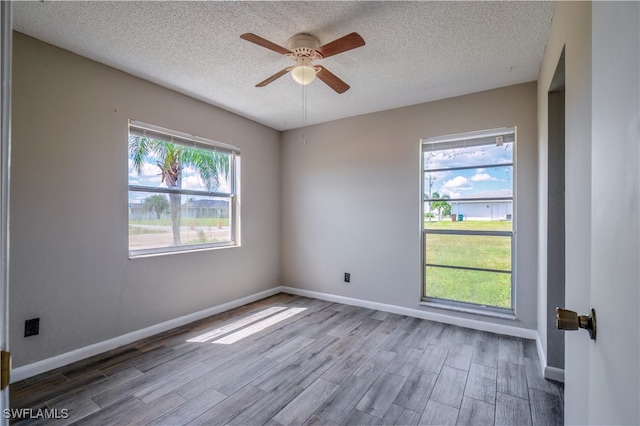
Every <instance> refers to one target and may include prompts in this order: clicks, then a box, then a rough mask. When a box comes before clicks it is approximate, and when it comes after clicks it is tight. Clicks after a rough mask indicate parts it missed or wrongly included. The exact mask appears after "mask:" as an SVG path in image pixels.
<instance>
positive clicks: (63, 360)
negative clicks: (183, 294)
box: [11, 287, 282, 383]
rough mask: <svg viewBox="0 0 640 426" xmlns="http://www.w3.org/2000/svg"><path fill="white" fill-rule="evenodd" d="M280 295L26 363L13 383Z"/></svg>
mask: <svg viewBox="0 0 640 426" xmlns="http://www.w3.org/2000/svg"><path fill="white" fill-rule="evenodd" d="M280 292H282V289H281V288H280V287H275V288H272V289H269V290H265V291H261V292H259V293H256V294H252V295H250V296H247V297H242V298H240V299H236V300H232V301H231V302H227V303H223V304H222V305H218V306H214V307H212V308H207V309H204V310H202V311H198V312H194V313H192V314H188V315H184V316H182V317H179V318H174V319H172V320H169V321H165V322H162V323H160V324H156V325H152V326H151V327H147V328H143V329H142V330H137V331H133V332H131V333H127V334H123V335H122V336H118V337H114V338H113V339H109V340H105V341H102V342H98V343H94V344H93V345H89V346H85V347H83V348H78V349H75V350H73V351H71V352H66V353H63V354H60V355H56V356H54V357H51V358H47V359H43V360H41V361H37V362H34V363H32V364H27V365H23V366H21V367H17V368H14V369H12V370H11V383H15V382H19V381H20V380H24V379H28V378H29V377H33V376H36V375H38V374H41V373H44V372H46V371H50V370H53V369H55V368H59V367H62V366H64V365H68V364H71V363H73V362H76V361H80V360H82V359H85V358H89V357H92V356H94V355H98V354H100V353H103V352H106V351H110V350H112V349H115V348H118V347H120V346H124V345H128V344H129V343H133V342H135V341H137V340H140V339H144V338H146V337H150V336H153V335H156V334H158V333H162V332H164V331H167V330H171V329H172V328H176V327H180V326H183V325H185V324H189V323H191V322H194V321H198V320H200V319H203V318H206V317H210V316H211V315H216V314H219V313H221V312H225V311H228V310H230V309H233V308H237V307H239V306H243V305H246V304H247V303H251V302H255V301H256V300H260V299H264V298H265V297H269V296H272V295H274V294H277V293H280Z"/></svg>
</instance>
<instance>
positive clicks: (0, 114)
mask: <svg viewBox="0 0 640 426" xmlns="http://www.w3.org/2000/svg"><path fill="white" fill-rule="evenodd" d="M12 31H13V22H12V2H10V1H1V2H0V350H2V351H6V352H9V176H10V173H9V169H10V165H11V159H10V155H11V49H12V36H13V34H12ZM7 408H9V387H7V388H5V389H4V390H2V391H0V412H1V413H4V410H5V409H7ZM8 424H9V420H8V419H6V418H5V417H4V416H3V415H0V425H8Z"/></svg>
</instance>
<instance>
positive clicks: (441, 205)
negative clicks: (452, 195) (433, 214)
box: [431, 192, 451, 220]
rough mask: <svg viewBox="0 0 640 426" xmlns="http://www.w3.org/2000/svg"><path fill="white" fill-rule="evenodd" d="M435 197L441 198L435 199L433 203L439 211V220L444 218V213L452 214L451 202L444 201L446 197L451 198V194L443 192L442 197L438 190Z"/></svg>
mask: <svg viewBox="0 0 640 426" xmlns="http://www.w3.org/2000/svg"><path fill="white" fill-rule="evenodd" d="M433 198H439V199H440V200H439V201H434V202H433V204H432V205H431V207H432V208H434V209H436V210H437V211H438V220H442V214H443V213H444V215H445V216H448V215H450V214H451V204H449V203H447V202H446V201H444V199H449V194H442V197H440V194H438V193H437V192H434V193H433Z"/></svg>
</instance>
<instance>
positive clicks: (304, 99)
mask: <svg viewBox="0 0 640 426" xmlns="http://www.w3.org/2000/svg"><path fill="white" fill-rule="evenodd" d="M306 127H307V86H306V85H302V141H303V142H304V144H305V145H306V144H307V137H306V135H305V133H304V132H305V129H306Z"/></svg>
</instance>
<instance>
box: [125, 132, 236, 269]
mask: <svg viewBox="0 0 640 426" xmlns="http://www.w3.org/2000/svg"><path fill="white" fill-rule="evenodd" d="M132 133H133V134H136V135H139V136H145V137H148V138H151V139H156V140H162V141H166V142H170V143H174V144H177V145H184V146H189V147H194V148H198V149H203V150H208V151H214V152H221V153H228V154H229V156H230V157H229V173H230V184H231V185H230V187H231V189H230V191H229V192H216V191H207V190H190V189H182V188H166V187H158V186H144V185H131V184H129V185H128V191H127V201H128V198H129V194H130V193H131V192H145V193H156V194H180V195H193V196H204V197H210V198H213V197H217V198H227V199H229V227H230V234H231V238H230V241H224V242H216V243H204V244H183V245H179V246H168V247H156V248H148V249H136V250H131V249H130V248H129V258H130V259H133V258H138V257H149V256H157V255H166V254H174V253H185V252H193V251H202V250H211V249H218V248H227V247H237V246H240V148H239V147H237V146H234V145H229V144H225V143H222V142H217V141H213V140H210V139H206V138H202V137H199V136H193V135H190V134H187V133H182V132H178V131H175V130H171V129H166V128H163V127H159V126H155V125H153V124H147V123H143V122H140V121H135V120H129V127H128V132H127V135H131V134H132ZM128 143H129V142H128V137H127V146H128ZM127 159H129V154H128V153H127ZM127 179H128V178H127ZM128 204H129V203H128V202H127V205H128ZM128 226H129V219H127V228H128ZM128 232H129V231H128V230H127V235H128ZM128 240H129V239H128V238H127V241H128ZM127 244H128V242H127Z"/></svg>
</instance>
